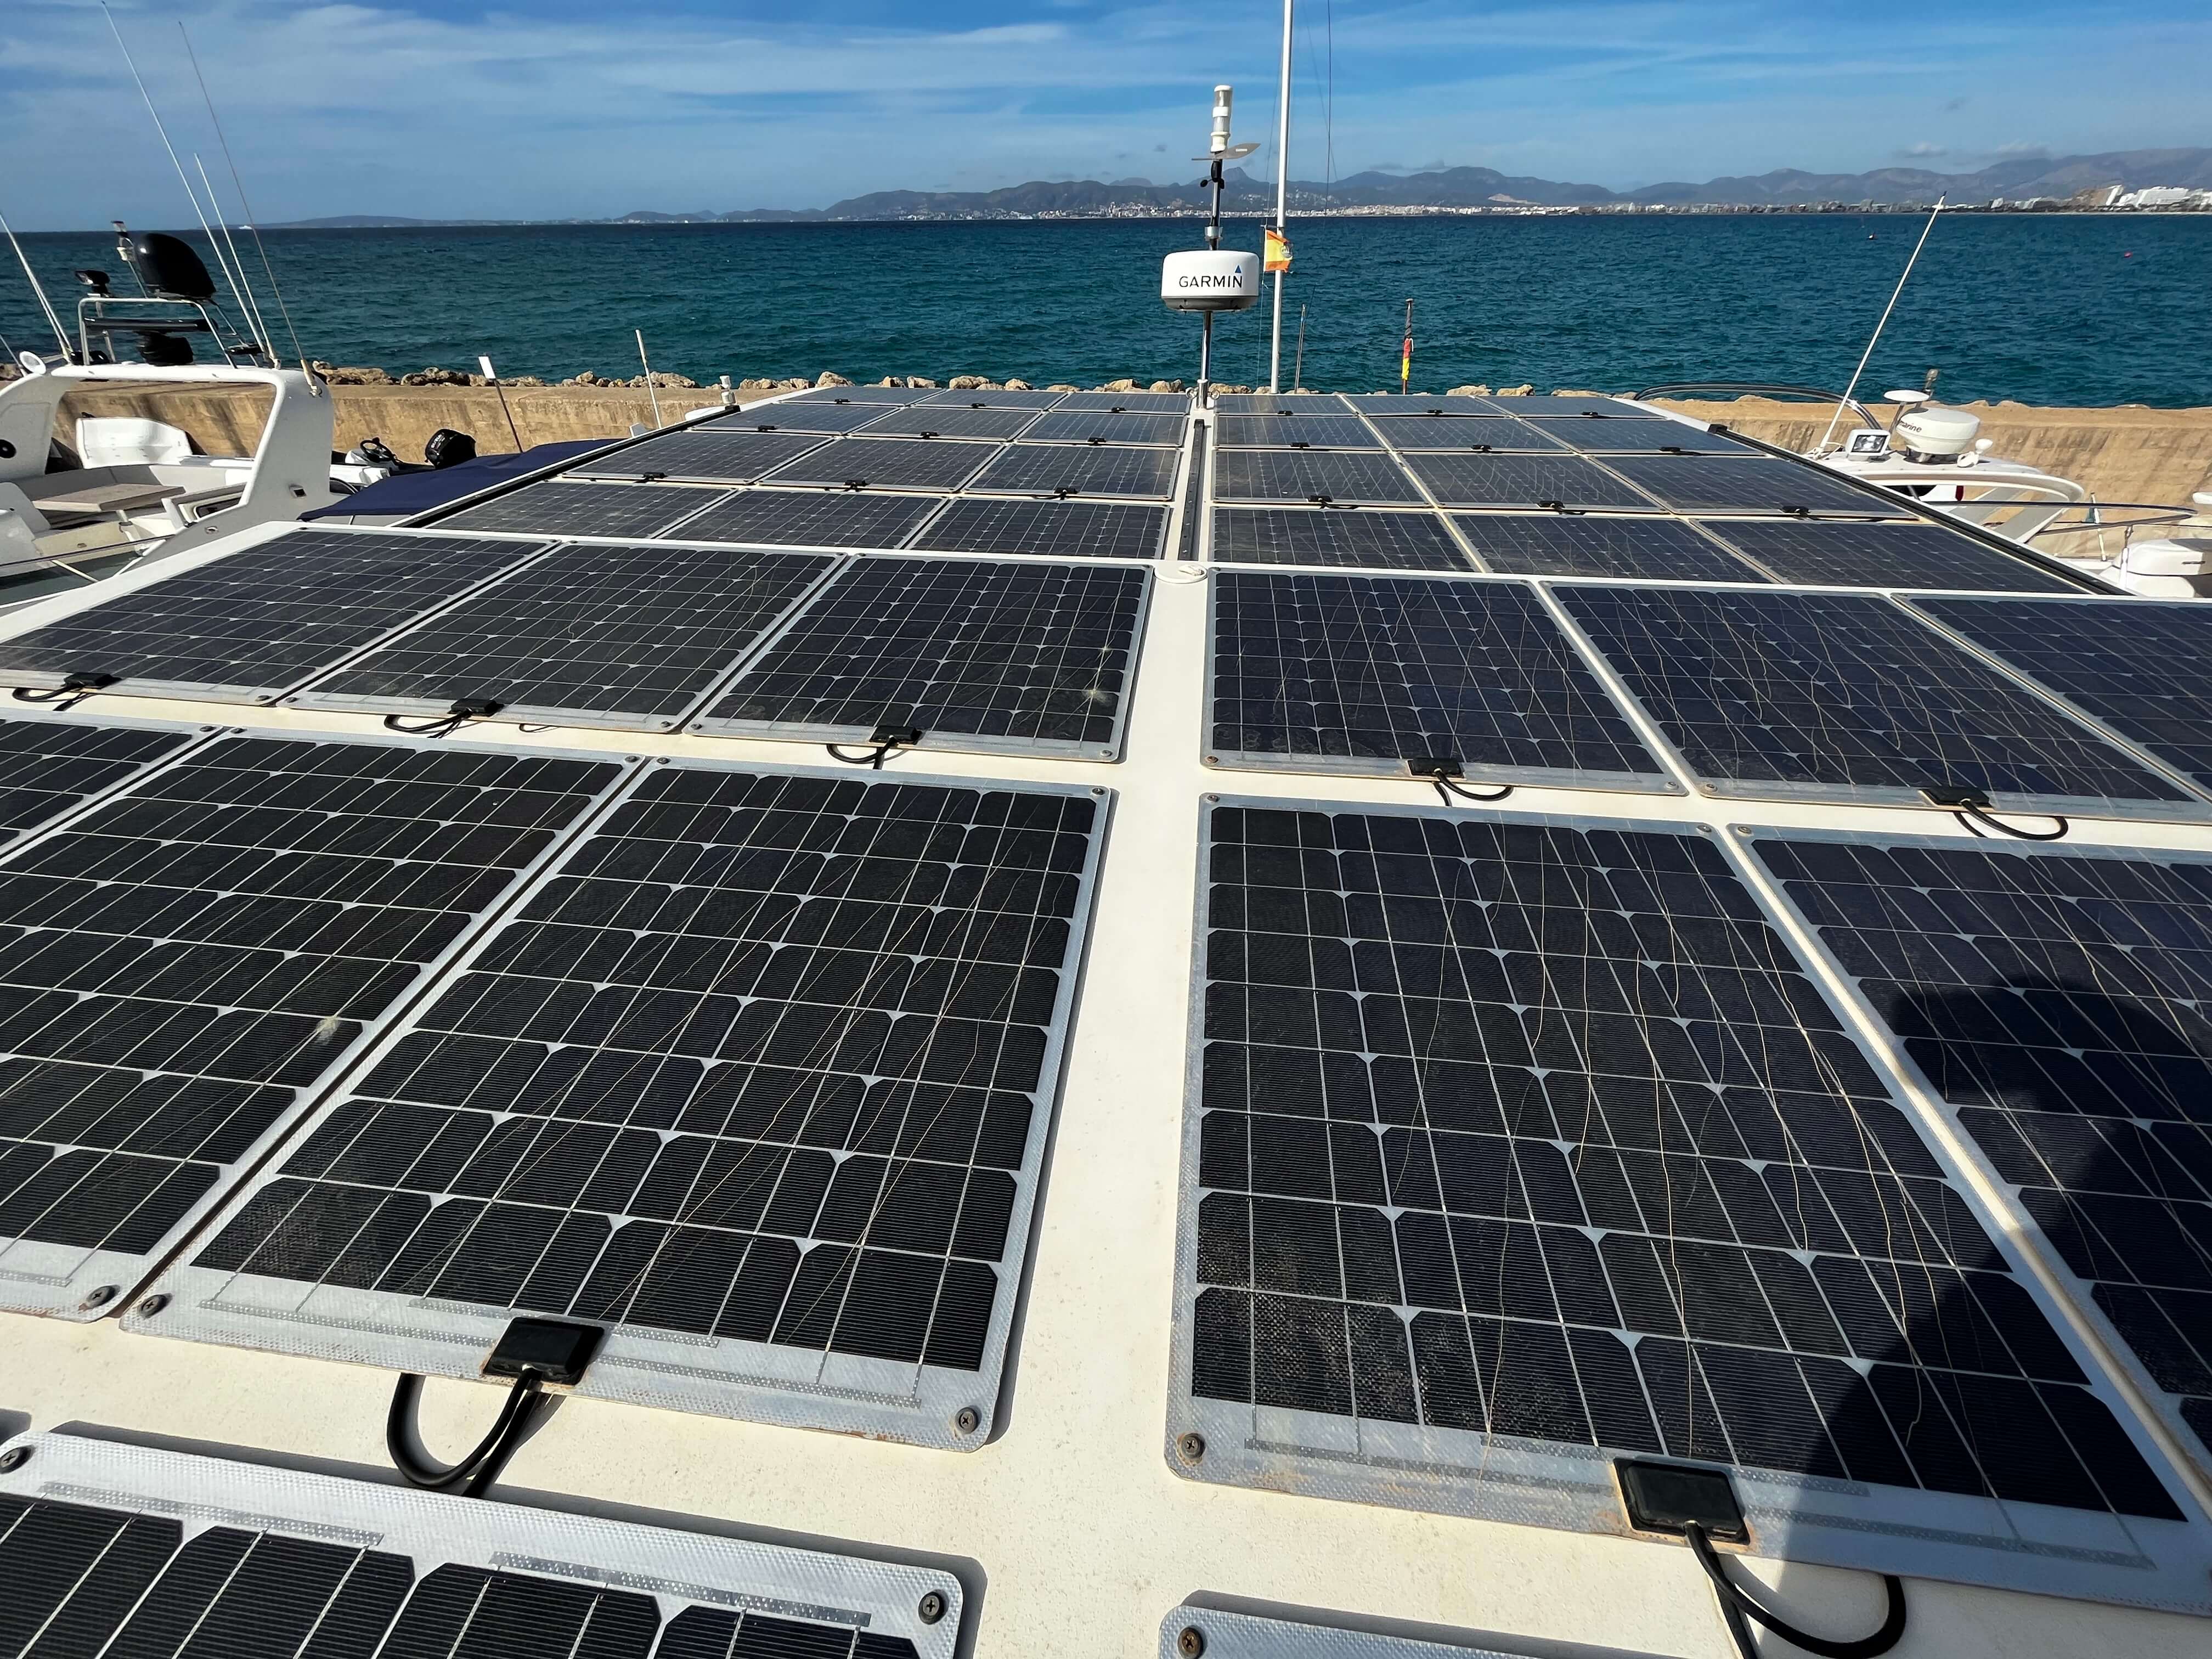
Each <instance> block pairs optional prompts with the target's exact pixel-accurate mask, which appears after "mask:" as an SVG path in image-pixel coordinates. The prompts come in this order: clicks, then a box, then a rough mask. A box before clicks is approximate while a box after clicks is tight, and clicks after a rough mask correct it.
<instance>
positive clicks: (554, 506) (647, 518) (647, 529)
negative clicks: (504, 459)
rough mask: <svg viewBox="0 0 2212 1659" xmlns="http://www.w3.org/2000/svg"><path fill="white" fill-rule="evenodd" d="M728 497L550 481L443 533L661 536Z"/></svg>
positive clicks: (694, 488) (654, 486)
mask: <svg viewBox="0 0 2212 1659" xmlns="http://www.w3.org/2000/svg"><path fill="white" fill-rule="evenodd" d="M729 497H730V492H729V491H728V490H726V489H708V488H706V487H705V486H704V485H702V484H663V483H630V484H625V483H568V481H567V480H565V479H561V478H549V479H547V480H546V481H545V482H544V483H534V484H525V485H524V486H523V487H522V488H521V489H517V490H514V491H513V492H511V493H510V494H507V495H499V496H495V497H494V498H493V499H492V500H490V501H486V502H484V503H483V505H482V506H481V507H466V508H465V509H463V510H462V511H461V512H459V513H453V514H452V515H451V516H449V517H447V518H444V519H441V520H439V521H438V528H439V529H441V530H504V531H523V532H529V531H538V532H544V533H546V534H549V535H556V534H557V535H562V536H657V535H659V533H660V532H663V531H665V530H668V529H670V528H671V527H672V526H676V525H678V524H681V523H682V522H683V521H684V520H686V519H688V518H690V516H691V515H692V514H693V513H696V512H697V511H699V509H700V508H702V507H712V506H713V505H714V503H715V502H716V501H727V500H728V499H729Z"/></svg>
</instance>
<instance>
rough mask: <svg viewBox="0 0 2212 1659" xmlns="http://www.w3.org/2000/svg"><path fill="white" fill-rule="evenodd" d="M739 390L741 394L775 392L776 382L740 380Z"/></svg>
mask: <svg viewBox="0 0 2212 1659" xmlns="http://www.w3.org/2000/svg"><path fill="white" fill-rule="evenodd" d="M738 391H740V392H773V391H775V381H774V380H740V381H738Z"/></svg>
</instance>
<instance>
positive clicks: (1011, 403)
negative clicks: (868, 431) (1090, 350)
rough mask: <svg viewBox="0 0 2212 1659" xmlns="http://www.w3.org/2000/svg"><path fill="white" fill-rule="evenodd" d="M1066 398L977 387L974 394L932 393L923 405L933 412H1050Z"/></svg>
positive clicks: (1019, 389)
mask: <svg viewBox="0 0 2212 1659" xmlns="http://www.w3.org/2000/svg"><path fill="white" fill-rule="evenodd" d="M1066 395H1067V394H1066V392H1031V391H1024V390H1022V389H1021V388H1019V387H1010V388H1002V389H1000V390H997V391H994V390H992V389H990V388H988V387H985V386H978V387H976V388H975V390H973V391H953V390H947V391H944V392H931V393H930V394H929V396H927V398H923V399H922V400H921V401H922V403H923V404H926V405H927V406H928V407H930V408H933V409H947V408H951V409H1051V408H1054V407H1055V406H1056V405H1057V404H1059V403H1060V399H1061V398H1064V397H1066Z"/></svg>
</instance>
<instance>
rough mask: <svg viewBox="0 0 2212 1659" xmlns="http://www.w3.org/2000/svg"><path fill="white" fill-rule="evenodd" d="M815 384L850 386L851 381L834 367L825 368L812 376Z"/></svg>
mask: <svg viewBox="0 0 2212 1659" xmlns="http://www.w3.org/2000/svg"><path fill="white" fill-rule="evenodd" d="M814 384H815V385H817V386H850V385H852V384H853V383H852V382H851V381H850V380H847V379H846V378H845V377H844V376H843V375H842V374H838V373H837V372H836V370H835V369H829V368H825V369H823V371H822V372H821V373H820V374H817V375H816V376H815V377H814Z"/></svg>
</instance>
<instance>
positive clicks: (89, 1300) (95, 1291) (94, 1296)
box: [77, 1285, 121, 1308]
mask: <svg viewBox="0 0 2212 1659" xmlns="http://www.w3.org/2000/svg"><path fill="white" fill-rule="evenodd" d="M119 1294H121V1291H120V1288H119V1287H118V1286H117V1285H94V1286H93V1287H92V1288H91V1289H90V1290H88V1291H86V1292H85V1293H84V1300H83V1301H82V1302H80V1303H78V1304H77V1306H78V1307H80V1308H104V1307H106V1305H107V1304H109V1303H111V1302H112V1301H114V1300H115V1298H116V1297H117V1296H118V1295H119Z"/></svg>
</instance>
